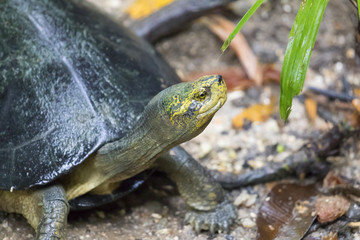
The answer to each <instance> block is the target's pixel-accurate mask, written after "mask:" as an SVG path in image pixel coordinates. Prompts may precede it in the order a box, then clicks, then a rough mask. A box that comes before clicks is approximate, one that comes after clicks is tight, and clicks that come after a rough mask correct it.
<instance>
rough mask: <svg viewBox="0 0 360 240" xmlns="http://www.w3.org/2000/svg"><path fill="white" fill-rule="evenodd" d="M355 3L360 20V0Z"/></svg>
mask: <svg viewBox="0 0 360 240" xmlns="http://www.w3.org/2000/svg"><path fill="white" fill-rule="evenodd" d="M357 5H358V16H359V21H360V0H357Z"/></svg>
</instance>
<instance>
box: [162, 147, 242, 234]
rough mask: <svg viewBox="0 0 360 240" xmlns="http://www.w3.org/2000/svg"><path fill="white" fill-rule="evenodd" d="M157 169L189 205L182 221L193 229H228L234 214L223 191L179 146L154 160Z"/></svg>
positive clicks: (232, 207)
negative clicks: (188, 209)
mask: <svg viewBox="0 0 360 240" xmlns="http://www.w3.org/2000/svg"><path fill="white" fill-rule="evenodd" d="M157 165H158V166H159V168H160V170H162V171H165V172H166V173H167V174H168V176H169V177H170V178H171V179H172V180H173V181H174V182H175V183H176V185H177V187H178V189H179V192H180V194H181V196H182V197H183V198H184V200H185V202H186V203H187V204H188V205H189V206H190V207H191V210H190V211H189V212H188V213H187V214H186V217H185V221H186V222H187V223H190V224H191V225H192V226H193V227H194V228H195V231H196V232H200V231H201V230H202V229H204V230H210V231H211V232H212V233H214V232H216V231H226V232H229V229H230V225H231V224H232V223H233V221H234V220H235V218H236V216H237V214H236V210H235V207H234V206H233V205H232V204H231V203H230V202H229V201H228V199H227V197H226V195H225V192H224V190H223V189H222V188H221V186H220V185H219V184H218V183H217V182H216V181H215V180H214V179H213V178H212V177H211V175H210V174H209V173H208V172H207V170H206V169H205V168H204V167H202V166H201V165H200V164H199V163H198V162H197V161H196V160H195V159H194V158H193V157H192V156H191V155H190V154H188V153H187V152H186V151H185V150H184V149H183V148H181V147H179V146H178V147H175V148H173V149H171V150H170V151H169V152H168V153H166V154H164V155H163V156H161V157H159V159H157Z"/></svg>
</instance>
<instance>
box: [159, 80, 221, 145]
mask: <svg viewBox="0 0 360 240" xmlns="http://www.w3.org/2000/svg"><path fill="white" fill-rule="evenodd" d="M226 92H227V90H226V85H225V82H224V80H223V78H222V77H221V76H219V75H211V76H204V77H201V78H200V79H198V80H196V81H195V82H186V83H180V84H177V85H173V86H171V87H169V88H167V89H165V90H163V91H162V92H160V93H159V94H158V95H157V96H156V97H155V98H154V99H153V100H152V102H153V101H156V102H157V103H156V105H157V106H158V109H159V110H160V115H161V120H160V121H161V122H162V123H161V124H162V127H167V128H168V130H167V132H168V133H169V134H171V135H172V137H173V138H175V139H176V140H177V141H179V142H183V141H187V140H189V139H191V138H193V137H195V136H196V135H198V134H199V133H201V132H202V131H203V130H204V128H205V127H206V126H207V125H208V124H209V122H210V120H211V119H212V117H213V116H214V114H215V113H216V112H217V110H219V109H220V108H221V107H222V105H223V104H224V103H225V101H226Z"/></svg>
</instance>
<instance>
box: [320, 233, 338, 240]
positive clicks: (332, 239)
mask: <svg viewBox="0 0 360 240" xmlns="http://www.w3.org/2000/svg"><path fill="white" fill-rule="evenodd" d="M323 240H338V234H337V233H333V232H329V235H327V236H325V237H323Z"/></svg>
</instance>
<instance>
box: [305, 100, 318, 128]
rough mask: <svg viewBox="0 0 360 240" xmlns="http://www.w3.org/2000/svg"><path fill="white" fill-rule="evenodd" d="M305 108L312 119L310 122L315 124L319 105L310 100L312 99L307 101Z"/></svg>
mask: <svg viewBox="0 0 360 240" xmlns="http://www.w3.org/2000/svg"><path fill="white" fill-rule="evenodd" d="M305 108H306V112H307V115H308V117H309V118H310V121H311V122H312V123H314V122H315V120H316V118H317V113H316V109H317V105H316V102H315V101H314V100H312V99H310V98H307V99H305Z"/></svg>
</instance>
